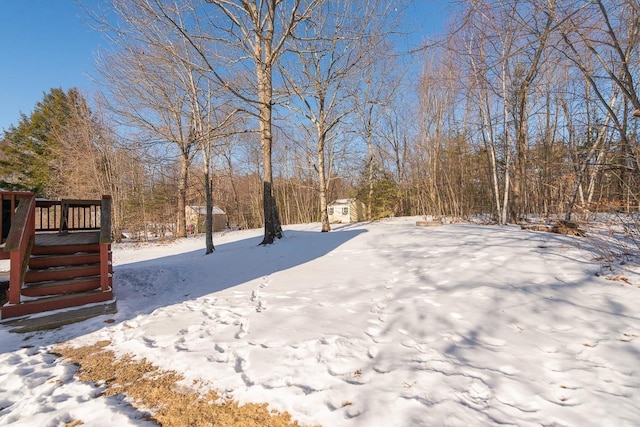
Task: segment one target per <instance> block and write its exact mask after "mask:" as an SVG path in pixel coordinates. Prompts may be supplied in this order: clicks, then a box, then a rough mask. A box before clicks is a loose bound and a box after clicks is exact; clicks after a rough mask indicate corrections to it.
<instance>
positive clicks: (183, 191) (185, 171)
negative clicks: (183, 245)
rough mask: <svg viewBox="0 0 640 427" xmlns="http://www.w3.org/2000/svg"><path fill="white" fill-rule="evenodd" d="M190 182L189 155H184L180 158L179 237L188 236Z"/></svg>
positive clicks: (177, 231)
mask: <svg viewBox="0 0 640 427" xmlns="http://www.w3.org/2000/svg"><path fill="white" fill-rule="evenodd" d="M188 182H189V155H188V154H186V153H182V155H181V156H180V181H179V182H178V212H177V229H176V236H177V237H186V236H187V219H186V215H185V208H186V205H187V184H188Z"/></svg>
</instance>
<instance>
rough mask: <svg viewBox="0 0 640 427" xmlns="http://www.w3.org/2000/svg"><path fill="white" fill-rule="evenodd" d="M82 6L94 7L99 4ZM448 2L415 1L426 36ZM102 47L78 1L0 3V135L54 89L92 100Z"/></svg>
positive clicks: (414, 13)
mask: <svg viewBox="0 0 640 427" xmlns="http://www.w3.org/2000/svg"><path fill="white" fill-rule="evenodd" d="M83 3H84V5H85V6H86V7H95V5H96V4H99V3H101V0H83ZM446 3H447V1H446V0H416V1H415V5H414V6H411V8H410V10H409V16H410V17H411V18H410V19H413V20H415V21H416V23H417V24H418V25H419V26H420V27H422V28H423V29H424V31H425V33H432V32H433V31H438V30H439V29H440V28H441V25H442V24H444V22H443V21H444V16H445V15H446V14H445V10H446ZM418 37H419V35H418ZM102 44H104V41H103V39H102V35H101V34H100V33H99V32H97V31H95V30H92V29H91V28H90V27H89V25H88V18H87V16H86V13H85V12H84V11H83V10H82V8H81V7H80V6H79V4H78V2H77V1H76V0H0V134H1V132H2V130H4V129H7V128H8V127H9V126H10V125H12V124H13V125H16V124H17V123H18V120H19V118H20V113H24V114H27V115H29V114H30V113H31V111H32V110H33V107H34V106H35V104H36V103H37V102H38V101H40V100H41V99H42V97H43V94H44V93H46V92H48V91H49V90H50V89H51V88H54V87H61V88H62V89H64V90H67V89H69V88H72V87H77V88H79V89H80V90H81V91H82V92H83V93H84V94H85V95H87V97H88V98H91V93H92V92H93V90H94V85H93V84H92V80H91V77H90V76H91V75H92V74H95V71H94V66H93V64H94V55H95V53H96V52H97V51H98V50H99V48H100V46H101V45H102Z"/></svg>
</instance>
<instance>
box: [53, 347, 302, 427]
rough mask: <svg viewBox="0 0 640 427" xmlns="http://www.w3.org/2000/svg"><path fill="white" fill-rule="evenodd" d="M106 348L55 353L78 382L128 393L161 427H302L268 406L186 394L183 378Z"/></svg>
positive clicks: (67, 349) (209, 394)
mask: <svg viewBox="0 0 640 427" xmlns="http://www.w3.org/2000/svg"><path fill="white" fill-rule="evenodd" d="M109 344H110V342H109V341H100V342H97V343H95V344H93V345H90V346H86V347H80V348H71V347H69V346H59V347H57V348H56V349H55V354H58V355H59V356H61V357H63V358H64V359H66V360H67V361H69V362H70V363H74V364H77V365H78V366H79V369H78V376H79V378H80V379H81V380H82V381H90V382H95V383H99V384H104V385H105V386H106V390H105V391H104V395H105V396H114V395H117V394H121V393H122V394H125V395H127V396H128V397H129V398H130V400H131V402H132V404H133V406H134V407H135V408H136V409H141V410H144V411H146V410H149V411H150V414H149V416H148V419H149V420H150V421H154V422H157V423H158V424H159V425H162V426H185V425H188V426H242V427H265V426H271V427H285V426H287V427H293V426H298V427H299V426H300V425H299V424H298V422H297V421H292V420H291V415H290V414H289V413H287V412H285V413H280V412H276V411H270V410H269V409H268V407H267V404H266V403H261V404H256V403H249V404H246V405H242V406H240V405H239V404H238V403H236V402H234V401H232V400H228V399H222V398H220V396H219V395H218V394H216V393H215V392H212V391H209V392H207V393H206V394H204V395H202V394H200V393H197V392H195V391H193V390H185V389H184V387H182V388H181V387H180V386H179V385H178V384H177V383H178V382H179V381H181V380H182V379H183V377H182V376H181V375H180V374H178V373H177V372H174V371H164V370H162V369H160V368H158V367H156V366H154V365H152V364H151V363H149V362H148V361H147V360H146V359H142V360H134V358H133V356H131V355H126V356H124V357H123V358H121V359H117V358H116V357H115V354H114V353H113V352H112V351H111V350H106V349H105V347H107V346H108V345H109ZM198 385H201V384H194V386H196V387H197V386H198Z"/></svg>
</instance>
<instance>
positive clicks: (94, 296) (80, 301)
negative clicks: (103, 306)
mask: <svg viewBox="0 0 640 427" xmlns="http://www.w3.org/2000/svg"><path fill="white" fill-rule="evenodd" d="M112 299H113V292H112V291H111V290H108V291H99V290H97V291H87V292H81V293H76V294H68V295H58V296H54V297H43V298H38V299H34V300H29V301H24V302H21V303H20V304H15V305H9V304H6V305H4V306H3V307H2V318H3V319H8V318H10V317H19V316H25V315H27V314H34V313H41V312H43V311H50V310H59V309H63V308H68V307H77V306H80V305H85V304H92V303H97V302H104V301H109V300H112Z"/></svg>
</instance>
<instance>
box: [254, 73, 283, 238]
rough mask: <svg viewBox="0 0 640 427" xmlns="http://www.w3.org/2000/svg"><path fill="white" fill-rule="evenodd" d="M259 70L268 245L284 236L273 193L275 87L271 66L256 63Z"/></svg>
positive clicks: (263, 195)
mask: <svg viewBox="0 0 640 427" xmlns="http://www.w3.org/2000/svg"><path fill="white" fill-rule="evenodd" d="M256 69H257V72H258V102H259V109H260V144H261V145H260V146H261V148H262V167H263V175H262V182H263V193H262V203H263V205H262V206H263V210H264V238H263V239H262V243H260V244H261V245H268V244H271V243H273V241H274V240H275V239H276V238H278V239H280V238H282V225H281V224H280V216H279V215H278V208H277V206H276V199H275V197H274V195H273V168H272V165H271V152H272V147H273V136H272V133H271V115H272V106H271V102H272V99H273V87H272V77H271V68H268V69H265V68H263V64H261V63H256Z"/></svg>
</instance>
